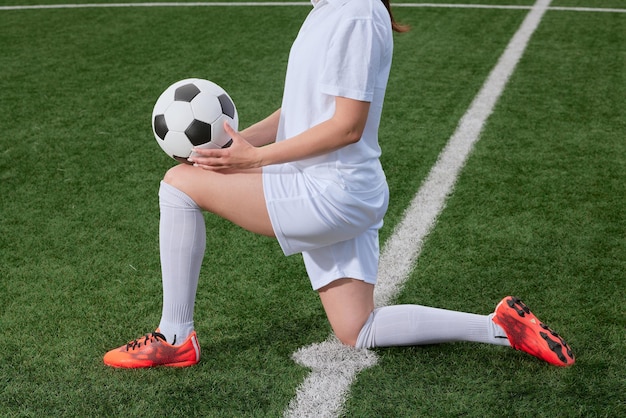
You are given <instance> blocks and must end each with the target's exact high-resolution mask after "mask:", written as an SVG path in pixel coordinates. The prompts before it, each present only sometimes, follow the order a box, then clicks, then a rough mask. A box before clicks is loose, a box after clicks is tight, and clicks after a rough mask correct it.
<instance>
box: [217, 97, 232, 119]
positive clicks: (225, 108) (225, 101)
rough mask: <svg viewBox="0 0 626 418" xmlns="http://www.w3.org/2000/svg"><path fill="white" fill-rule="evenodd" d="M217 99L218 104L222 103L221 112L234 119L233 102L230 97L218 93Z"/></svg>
mask: <svg viewBox="0 0 626 418" xmlns="http://www.w3.org/2000/svg"><path fill="white" fill-rule="evenodd" d="M217 99H218V100H219V101H220V105H222V113H223V114H225V115H226V116H228V117H230V118H231V119H235V104H234V103H233V101H232V100H230V97H228V95H226V94H220V95H219V96H218V97H217Z"/></svg>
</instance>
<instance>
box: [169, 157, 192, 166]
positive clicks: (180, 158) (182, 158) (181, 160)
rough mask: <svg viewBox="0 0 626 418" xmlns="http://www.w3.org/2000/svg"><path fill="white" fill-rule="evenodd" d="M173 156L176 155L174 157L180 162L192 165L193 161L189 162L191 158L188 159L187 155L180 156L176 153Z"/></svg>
mask: <svg viewBox="0 0 626 418" xmlns="http://www.w3.org/2000/svg"><path fill="white" fill-rule="evenodd" d="M173 157H174V159H175V160H176V161H178V162H179V163H183V164H188V165H191V164H192V163H190V162H189V160H188V159H186V158H185V157H179V156H178V155H174V156H173Z"/></svg>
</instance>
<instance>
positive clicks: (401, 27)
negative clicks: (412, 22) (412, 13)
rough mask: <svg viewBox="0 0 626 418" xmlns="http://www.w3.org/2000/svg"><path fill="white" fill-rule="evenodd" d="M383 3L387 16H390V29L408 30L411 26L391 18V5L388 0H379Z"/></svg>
mask: <svg viewBox="0 0 626 418" xmlns="http://www.w3.org/2000/svg"><path fill="white" fill-rule="evenodd" d="M381 1H382V2H383V4H384V5H385V8H386V9H387V11H388V12H389V17H390V18H391V29H393V30H394V31H395V32H400V33H402V32H408V31H409V30H410V29H411V28H410V27H409V26H408V25H403V24H401V23H398V22H396V20H395V19H394V18H393V13H391V5H390V4H389V2H390V0H381Z"/></svg>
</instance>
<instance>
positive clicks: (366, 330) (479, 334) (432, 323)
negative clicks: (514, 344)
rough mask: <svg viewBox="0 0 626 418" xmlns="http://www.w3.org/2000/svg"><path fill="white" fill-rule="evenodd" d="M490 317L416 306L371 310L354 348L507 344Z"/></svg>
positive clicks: (503, 335) (503, 333)
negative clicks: (448, 344) (466, 342)
mask: <svg viewBox="0 0 626 418" xmlns="http://www.w3.org/2000/svg"><path fill="white" fill-rule="evenodd" d="M492 316H493V315H476V314H472V313H464V312H456V311H449V310H445V309H437V308H430V307H426V306H420V305H395V306H385V307H383V308H378V309H375V310H374V312H372V314H371V315H370V316H369V318H368V320H367V322H366V323H365V325H364V326H363V328H362V329H361V332H360V334H359V337H358V340H357V343H356V346H357V348H372V347H392V346H408V345H425V344H439V343H445V342H453V341H473V342H481V343H488V344H496V345H510V344H509V340H508V339H507V338H506V334H505V332H504V330H502V329H501V328H500V327H499V326H498V325H497V324H496V323H495V322H493V321H492V320H491V317H492Z"/></svg>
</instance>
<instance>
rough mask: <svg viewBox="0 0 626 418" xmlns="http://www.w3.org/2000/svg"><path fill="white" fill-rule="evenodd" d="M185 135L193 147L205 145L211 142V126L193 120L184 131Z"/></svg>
mask: <svg viewBox="0 0 626 418" xmlns="http://www.w3.org/2000/svg"><path fill="white" fill-rule="evenodd" d="M185 135H187V138H189V142H191V143H192V144H194V145H202V144H206V143H207V142H209V141H210V140H211V125H210V124H208V123H206V122H202V121H199V120H197V119H194V120H193V121H192V122H191V123H190V124H189V126H188V127H187V129H185Z"/></svg>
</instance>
